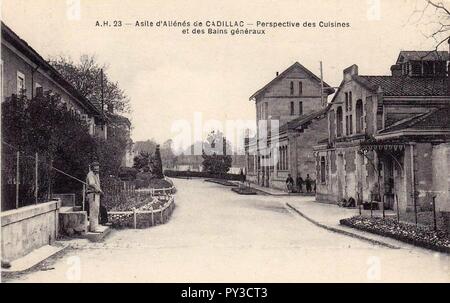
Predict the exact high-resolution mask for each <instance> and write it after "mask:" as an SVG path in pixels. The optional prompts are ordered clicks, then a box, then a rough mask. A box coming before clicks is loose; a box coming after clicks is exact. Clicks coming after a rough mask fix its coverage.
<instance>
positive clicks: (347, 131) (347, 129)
mask: <svg viewBox="0 0 450 303" xmlns="http://www.w3.org/2000/svg"><path fill="white" fill-rule="evenodd" d="M348 127H349V123H348V116H345V135H346V136H348V134H349V128H348Z"/></svg>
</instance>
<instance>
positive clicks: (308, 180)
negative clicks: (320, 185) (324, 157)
mask: <svg viewBox="0 0 450 303" xmlns="http://www.w3.org/2000/svg"><path fill="white" fill-rule="evenodd" d="M305 185H306V191H307V192H308V193H310V192H311V191H312V180H311V177H310V176H309V174H306V179H305Z"/></svg>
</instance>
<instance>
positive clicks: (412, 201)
mask: <svg viewBox="0 0 450 303" xmlns="http://www.w3.org/2000/svg"><path fill="white" fill-rule="evenodd" d="M448 60H449V55H448V53H447V52H418V51H405V52H404V51H402V52H400V54H399V57H398V60H397V62H396V64H395V65H393V66H392V67H391V72H392V74H391V75H390V76H363V75H359V73H358V66H356V65H352V66H350V67H348V68H347V69H345V70H344V72H343V80H342V82H341V84H340V86H339V89H338V90H337V92H336V94H335V96H334V97H333V100H332V101H331V105H330V107H329V109H328V111H327V112H328V113H327V116H328V125H329V126H328V130H329V131H328V138H327V139H326V140H323V141H321V142H320V143H319V144H318V145H317V146H315V147H314V150H315V156H316V171H317V176H318V182H317V194H316V198H317V200H318V201H320V202H328V203H338V202H340V201H343V200H347V201H348V200H349V199H351V198H353V199H354V200H355V201H356V202H357V203H362V202H369V201H376V202H378V203H379V207H380V209H381V208H382V207H384V208H385V209H397V207H398V210H399V211H402V212H408V211H414V209H416V210H419V211H420V210H424V211H425V210H427V209H430V207H431V201H432V199H433V197H436V208H437V209H438V210H441V211H445V210H446V211H450V205H449V189H450V170H449V163H450V161H449V159H450V149H449V142H450V118H449V117H450V82H449V77H448V75H447V69H448V68H447V66H448Z"/></svg>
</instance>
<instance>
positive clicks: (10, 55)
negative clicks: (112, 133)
mask: <svg viewBox="0 0 450 303" xmlns="http://www.w3.org/2000/svg"><path fill="white" fill-rule="evenodd" d="M1 33H2V39H1V62H0V63H1V69H0V70H1V77H0V78H1V85H0V87H1V102H3V101H4V100H5V98H8V97H11V96H12V95H20V94H25V96H26V97H27V98H29V99H31V98H33V97H35V96H36V95H38V94H41V93H43V92H44V91H52V92H53V93H55V94H58V95H60V96H61V102H63V103H65V104H66V106H67V108H68V109H69V110H70V111H72V112H73V113H74V114H76V115H79V116H80V118H82V119H84V120H85V121H86V123H87V125H88V126H89V133H90V134H91V135H93V136H100V137H103V138H105V139H106V133H107V127H106V123H105V121H104V116H103V114H102V110H101V108H100V106H98V105H95V104H93V103H92V102H90V101H89V100H87V99H86V98H84V97H83V96H82V95H81V94H80V93H79V92H78V91H77V90H76V89H75V88H74V87H73V86H72V85H71V84H70V83H69V82H68V81H66V80H65V79H64V78H63V77H62V76H61V74H60V73H58V71H56V70H55V69H54V68H53V67H52V66H51V65H50V64H49V63H48V62H47V61H46V60H44V58H42V57H41V55H39V54H38V53H37V52H36V51H35V50H34V49H33V48H32V47H31V46H30V45H28V43H27V42H25V41H24V40H22V39H21V38H20V37H19V36H18V35H17V34H16V33H14V32H13V31H12V30H11V29H10V28H9V27H8V26H7V25H5V24H4V23H3V22H2V23H1Z"/></svg>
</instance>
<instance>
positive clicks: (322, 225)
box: [286, 202, 400, 249]
mask: <svg viewBox="0 0 450 303" xmlns="http://www.w3.org/2000/svg"><path fill="white" fill-rule="evenodd" d="M286 205H287V206H288V207H289V208H290V209H292V210H293V211H295V212H296V213H297V214H299V215H300V216H301V217H303V218H304V219H306V220H308V221H309V222H311V223H312V224H314V225H316V226H318V227H321V228H323V229H326V230H329V231H332V232H335V233H338V234H342V235H346V236H349V237H352V238H356V239H359V240H363V241H367V242H370V243H372V244H375V245H380V246H385V247H388V248H392V249H400V247H398V246H395V245H392V244H388V243H385V242H381V241H378V240H374V239H371V238H368V237H364V236H361V235H358V234H355V233H352V232H349V231H346V230H342V229H339V228H335V227H331V226H328V225H325V224H322V223H319V222H317V221H316V220H314V219H311V218H310V217H308V216H307V215H305V214H304V213H302V212H301V211H299V210H298V209H297V208H295V207H294V206H292V205H290V204H289V203H287V202H286Z"/></svg>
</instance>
